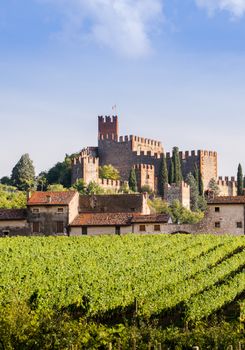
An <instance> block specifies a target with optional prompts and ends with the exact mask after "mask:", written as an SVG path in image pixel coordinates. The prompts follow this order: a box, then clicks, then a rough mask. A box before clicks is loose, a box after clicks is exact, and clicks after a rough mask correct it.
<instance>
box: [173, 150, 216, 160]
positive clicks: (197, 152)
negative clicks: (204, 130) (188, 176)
mask: <svg viewBox="0 0 245 350" xmlns="http://www.w3.org/2000/svg"><path fill="white" fill-rule="evenodd" d="M172 156H173V153H172V152H167V153H166V158H167V159H169V158H172ZM179 156H180V159H188V158H193V157H201V156H208V157H217V152H213V151H206V150H192V151H185V152H183V151H179Z"/></svg>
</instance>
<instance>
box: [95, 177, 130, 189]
mask: <svg viewBox="0 0 245 350" xmlns="http://www.w3.org/2000/svg"><path fill="white" fill-rule="evenodd" d="M97 183H98V185H99V186H100V187H102V188H103V189H104V190H115V191H120V189H121V188H122V186H125V185H126V186H127V187H128V182H126V181H119V180H111V179H98V180H97Z"/></svg>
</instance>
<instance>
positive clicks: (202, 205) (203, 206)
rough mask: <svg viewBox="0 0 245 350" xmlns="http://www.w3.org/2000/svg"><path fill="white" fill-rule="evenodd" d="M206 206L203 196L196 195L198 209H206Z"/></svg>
mask: <svg viewBox="0 0 245 350" xmlns="http://www.w3.org/2000/svg"><path fill="white" fill-rule="evenodd" d="M207 207H208V203H207V201H206V199H205V197H204V196H198V209H199V210H201V211H202V212H204V211H206V210H207Z"/></svg>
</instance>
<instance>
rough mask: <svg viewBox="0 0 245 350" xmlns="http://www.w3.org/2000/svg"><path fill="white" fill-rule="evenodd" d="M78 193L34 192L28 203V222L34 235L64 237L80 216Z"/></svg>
mask: <svg viewBox="0 0 245 350" xmlns="http://www.w3.org/2000/svg"><path fill="white" fill-rule="evenodd" d="M78 203H79V194H78V192H76V191H65V192H34V193H33V194H32V195H31V196H30V198H29V199H28V201H27V221H28V224H29V226H30V231H31V234H33V235H64V234H66V233H68V230H69V224H70V223H71V222H72V221H73V220H74V219H75V217H76V216H77V215H78Z"/></svg>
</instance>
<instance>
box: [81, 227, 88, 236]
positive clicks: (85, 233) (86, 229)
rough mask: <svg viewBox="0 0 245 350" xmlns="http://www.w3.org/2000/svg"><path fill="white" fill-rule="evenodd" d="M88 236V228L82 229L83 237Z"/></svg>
mask: <svg viewBox="0 0 245 350" xmlns="http://www.w3.org/2000/svg"><path fill="white" fill-rule="evenodd" d="M87 234H88V228H87V226H83V227H82V235H87Z"/></svg>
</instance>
